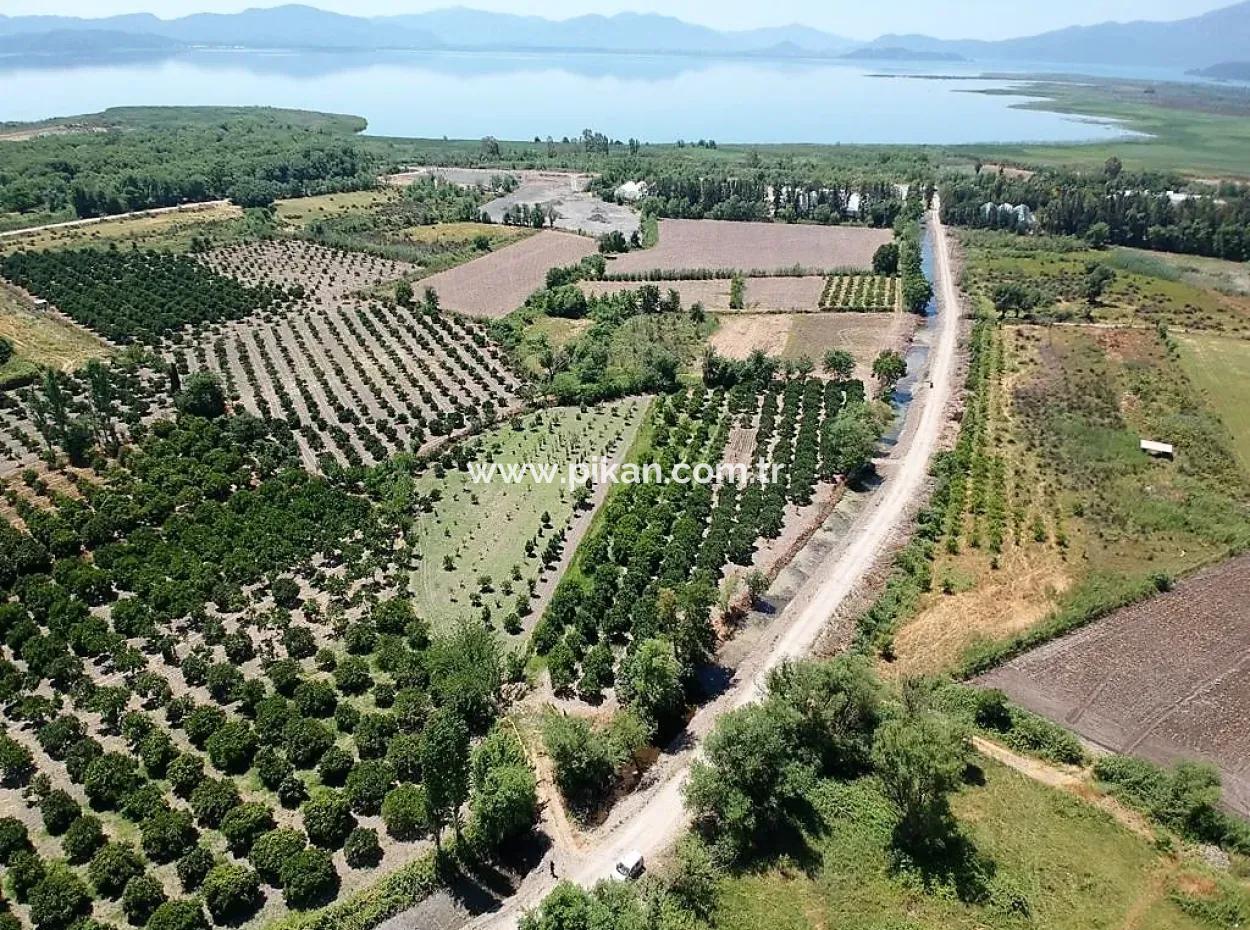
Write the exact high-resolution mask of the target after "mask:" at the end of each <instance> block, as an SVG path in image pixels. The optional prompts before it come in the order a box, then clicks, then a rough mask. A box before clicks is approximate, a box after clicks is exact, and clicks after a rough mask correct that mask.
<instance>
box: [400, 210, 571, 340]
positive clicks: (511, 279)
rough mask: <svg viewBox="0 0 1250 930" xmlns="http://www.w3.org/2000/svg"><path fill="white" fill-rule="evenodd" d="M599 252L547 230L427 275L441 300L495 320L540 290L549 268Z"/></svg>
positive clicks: (567, 235) (450, 306)
mask: <svg viewBox="0 0 1250 930" xmlns="http://www.w3.org/2000/svg"><path fill="white" fill-rule="evenodd" d="M595 251H596V246H595V241H594V240H593V239H588V238H586V237H585V236H575V235H572V234H570V233H562V232H552V231H550V230H544V231H543V232H540V233H538V234H536V235H533V236H530V237H529V238H528V239H523V240H521V241H520V242H517V243H514V244H513V245H510V246H508V247H506V248H503V249H500V250H499V251H497V252H490V253H489V254H487V255H483V256H482V257H481V258H478V259H475V260H473V261H471V262H468V263H467V264H464V265H460V266H459V267H457V268H452V269H450V270H448V271H442V272H439V273H438V274H436V275H431V276H430V277H428V278H425V279H424V280H423V281H422V282H421V284H422V286H423V287H430V288H433V289H434V291H435V293H437V294H438V298H439V303H440V304H441V305H442V306H444V307H446V308H448V309H450V310H455V311H457V312H459V313H464V314H467V315H469V316H473V317H480V318H486V319H496V318H498V317H501V316H506V315H507V314H509V313H511V312H512V311H513V310H515V309H516V308H517V307H519V306H521V304H523V303H525V299H526V298H527V297H529V296H530V294H532V293H534V291H536V290H538V289H539V288H541V287H542V286H543V284H544V282H545V281H546V277H547V271H548V269H551V268H555V267H558V266H561V265H573V264H576V263H577V262H579V261H581V260H582V259H583V258H585V257H586V256H587V255H591V254H593V253H594V252H595Z"/></svg>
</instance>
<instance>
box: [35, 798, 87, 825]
mask: <svg viewBox="0 0 1250 930" xmlns="http://www.w3.org/2000/svg"><path fill="white" fill-rule="evenodd" d="M39 813H40V814H42V815H43V828H44V829H45V830H47V831H48V832H49V833H51V834H52V835H53V836H60V835H61V834H62V833H64V832H65V831H66V830H68V829H69V825H70V824H71V823H73V822H74V821H75V820H77V819H78V818H79V817H80V816H82V808H81V807H80V806H79V805H78V802H77V801H75V800H74V799H73V798H72V797H70V795H69V793H68V792H65V791H62V790H61V789H60V788H54V789H53V790H51V791H49V792H48V793H47V794H45V795H44V796H43V798H42V799H41V800H40V801H39Z"/></svg>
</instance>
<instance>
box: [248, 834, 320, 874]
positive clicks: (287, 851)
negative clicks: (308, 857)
mask: <svg viewBox="0 0 1250 930" xmlns="http://www.w3.org/2000/svg"><path fill="white" fill-rule="evenodd" d="M307 846H308V840H306V839H305V838H304V834H302V833H300V832H299V831H298V830H292V829H290V828H288V827H284V828H282V829H279V830H270V831H269V832H268V833H266V834H264V835H263V836H260V837H258V838H257V840H256V842H255V843H253V844H252V851H251V852H250V853H249V854H248V857H247V858H248V861H249V862H251V863H252V868H254V869H255V870H256V872H257V874H259V875H260V877H261V878H262V879H264V880H265V881H266V882H267V883H268V884H270V885H274V886H277V885H280V884H281V883H282V865H283V863H285V862H286V861H287V860H288V859H292V858H294V857H295V856H296V855H297V854H299V853H301V852H303V851H304V848H305V847H307Z"/></svg>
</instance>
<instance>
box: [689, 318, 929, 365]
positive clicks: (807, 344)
mask: <svg viewBox="0 0 1250 930" xmlns="http://www.w3.org/2000/svg"><path fill="white" fill-rule="evenodd" d="M718 319H719V321H720V325H719V326H718V327H717V329H716V332H715V333H713V334H712V338H711V340H710V344H711V346H712V348H714V349H715V350H716V351H717V352H719V353H720V354H721V355H724V356H727V357H728V358H736V359H744V358H746V357H747V356H749V355H750V354H751V353H752V352H755V351H760V352H763V353H764V354H766V355H775V356H779V357H780V358H783V359H799V358H808V359H811V360H812V361H813V362H815V363H816V364H817V366H819V364H820V360H821V359H822V358H823V357H824V355H825V353H826V352H828V351H829V350H830V349H845V350H846V351H847V352H850V353H851V354H852V355H853V356H854V357H855V363H856V377H858V378H861V379H863V380H867V379H868V378H869V377H870V376H871V374H872V362H873V359H875V358H876V357H877V355H878V354H879V353H880V352H881V351H882V350H883V349H895V350H898V351H903V350H905V349H906V347H907V344H908V342H909V341H910V339H911V336H912V333H913V332H914V331H915V328H916V320H915V317H914V316H913V315H912V314H907V313H894V314H891V315H889V316H886V315H884V314H880V313H853V312H848V313H723V314H718Z"/></svg>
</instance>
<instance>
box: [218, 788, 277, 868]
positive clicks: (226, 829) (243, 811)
mask: <svg viewBox="0 0 1250 930" xmlns="http://www.w3.org/2000/svg"><path fill="white" fill-rule="evenodd" d="M275 826H276V824H275V823H274V819H273V812H272V811H270V810H269V808H268V807H266V806H265V805H264V804H261V803H260V802H259V801H248V802H246V803H244V804H240V805H239V806H238V807H236V808H234V810H232V811H230V812H229V813H228V814H226V816H225V817H223V818H222V819H221V826H220V828H219V829H220V830H221V833H222V835H223V836H224V837H225V838H226V845H227V846H229V847H230V851H231V852H232V853H234V854H235V855H236V856H239V857H240V858H242V857H245V856H246V855H247V854H248V853H249V852H250V851H251V849H252V844H253V843H255V842H256V840H257V839H258V838H259V837H260V836H261V835H262V834H265V833H268V832H269V831H270V830H272V829H274V827H275Z"/></svg>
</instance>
